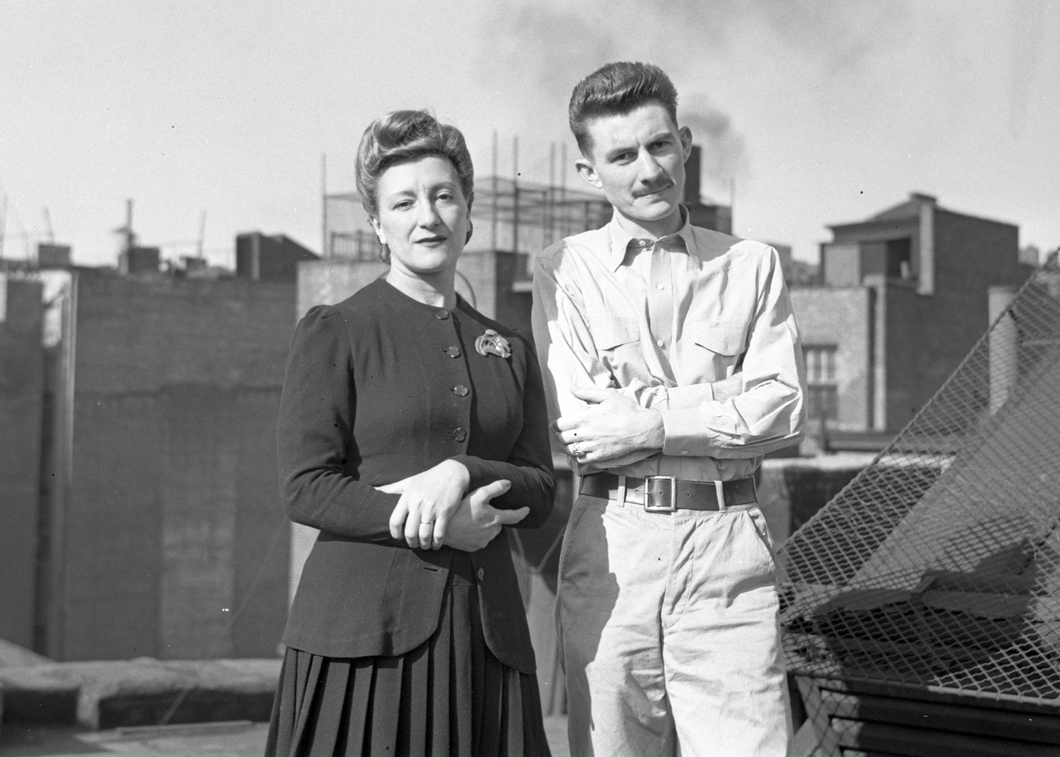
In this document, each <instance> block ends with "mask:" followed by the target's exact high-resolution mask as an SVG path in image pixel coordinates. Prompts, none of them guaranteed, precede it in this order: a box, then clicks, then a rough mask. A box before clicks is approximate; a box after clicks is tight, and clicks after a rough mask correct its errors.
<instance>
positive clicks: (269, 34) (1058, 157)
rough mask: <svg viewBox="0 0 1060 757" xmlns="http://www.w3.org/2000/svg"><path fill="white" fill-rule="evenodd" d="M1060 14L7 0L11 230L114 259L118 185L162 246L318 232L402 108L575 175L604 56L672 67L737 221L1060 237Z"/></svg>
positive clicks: (1039, 240) (937, 0) (319, 0)
mask: <svg viewBox="0 0 1060 757" xmlns="http://www.w3.org/2000/svg"><path fill="white" fill-rule="evenodd" d="M1058 38H1060V0H873V1H872V2H869V1H868V0H831V1H828V0H757V1H756V0H664V1H663V0H582V1H581V2H578V3H570V2H561V0H462V2H460V3H439V2H436V0H407V1H406V2H403V3H390V2H365V1H361V0H345V1H344V2H341V1H339V0H330V1H328V0H298V1H297V2H295V1H293V0H292V1H288V0H169V1H168V2H166V1H163V0H0V210H5V209H6V213H5V214H4V216H5V217H4V220H5V223H4V234H3V248H2V254H3V255H4V256H5V257H10V258H25V257H27V256H28V255H32V254H34V251H35V249H36V244H37V242H40V241H47V240H48V239H52V238H53V239H54V241H55V242H57V243H64V244H71V245H72V246H73V255H74V260H75V262H77V263H81V264H84V265H113V264H114V263H115V261H116V257H117V249H118V247H117V242H116V238H115V235H114V233H113V232H114V230H115V229H116V228H117V227H119V226H121V225H123V224H124V221H125V212H126V200H127V199H132V200H133V203H134V204H133V208H134V209H133V214H134V215H133V225H134V228H135V230H136V232H137V234H138V236H139V240H140V243H141V244H145V245H152V246H161V247H162V249H163V255H164V256H165V257H169V258H174V257H176V256H179V255H182V254H184V255H186V254H192V253H194V251H195V249H196V247H197V243H198V240H199V238H200V230H204V233H203V234H202V241H203V245H204V249H205V251H206V254H207V256H208V257H209V258H211V260H213V261H214V262H219V263H227V264H229V265H231V263H232V248H233V246H234V240H235V235H236V234H238V233H241V232H245V231H262V232H264V233H267V234H286V235H287V236H290V237H292V238H294V239H296V240H298V241H299V242H301V243H302V244H304V245H306V246H308V247H309V248H310V249H313V250H317V251H319V250H320V246H321V245H320V237H321V230H320V229H321V193H322V191H323V190H324V189H325V188H326V190H327V191H329V192H341V191H348V190H352V189H353V161H354V155H355V152H356V146H357V142H358V140H359V139H360V135H361V134H362V132H363V131H364V129H365V127H367V125H368V124H369V123H370V122H371V121H372V119H374V118H376V117H378V116H380V115H382V114H383V113H385V112H387V111H390V110H395V109H399V108H410V107H414V108H420V107H427V108H430V109H432V110H433V111H434V112H435V113H436V115H437V116H438V117H439V118H440V119H441V120H443V121H446V122H449V123H453V124H455V125H456V126H458V127H459V128H460V129H461V130H462V131H463V132H464V134H465V136H466V137H467V141H468V144H469V147H470V148H471V152H472V156H473V158H474V161H475V166H476V173H477V175H478V176H486V175H489V174H490V173H492V172H493V165H492V153H493V151H492V145H493V141H494V136H493V135H494V134H496V135H497V144H498V146H499V150H498V162H497V170H498V172H499V173H501V174H502V175H505V176H510V175H511V174H512V172H513V170H514V168H515V164H516V160H515V157H516V148H515V142H516V140H517V141H518V156H517V165H518V170H519V172H520V174H521V176H522V177H523V178H525V179H529V180H534V181H546V180H547V179H548V178H549V175H550V165H549V164H550V159H549V155H550V147H551V146H552V145H557V146H558V145H561V144H565V145H566V153H567V157H568V163H569V164H570V165H568V166H567V170H566V172H565V175H564V180H565V181H566V183H567V185H568V186H570V187H580V186H581V184H580V182H581V179H579V178H578V177H577V175H576V174H575V172H574V170H573V161H574V158H575V157H576V148H575V146H574V142H573V139H572V138H571V137H570V134H569V131H568V129H567V124H566V104H567V101H568V99H569V97H570V91H571V89H572V87H573V86H574V85H575V84H576V83H577V82H578V80H579V79H581V78H582V77H584V76H585V75H587V74H588V73H591V72H592V71H593V70H595V69H596V68H597V67H599V66H600V65H603V64H604V63H607V62H609V61H612V60H645V61H650V62H654V63H657V64H658V65H660V66H662V67H663V68H664V69H665V70H666V71H667V72H668V73H669V74H670V76H671V78H672V79H673V80H674V83H675V84H676V85H677V88H678V91H679V92H680V94H681V100H680V102H679V106H678V119H679V121H681V123H682V124H684V125H688V126H690V128H691V129H692V131H693V135H694V138H695V141H696V142H697V143H699V144H701V145H702V147H703V150H704V158H703V166H704V174H705V175H704V177H703V184H702V189H703V194H704V195H705V196H706V198H707V199H709V200H712V201H715V202H721V203H726V204H727V203H729V202H730V201H731V202H732V203H733V231H734V233H736V234H737V235H739V236H744V237H751V238H756V239H761V240H765V241H769V242H774V243H781V244H789V245H791V246H792V247H793V249H794V254H795V256H796V257H798V258H801V259H804V260H810V261H814V260H816V256H817V246H818V244H819V243H820V242H823V241H827V240H829V239H831V234H830V232H829V230H828V228H827V227H828V226H829V225H833V224H839V223H846V222H851V221H858V220H862V219H864V218H867V217H869V216H871V215H873V214H875V213H877V212H879V211H881V210H883V209H885V208H887V207H890V206H892V205H895V204H898V203H900V202H902V201H903V200H904V199H906V198H907V196H908V195H909V193H910V192H921V193H926V194H930V195H934V196H936V197H937V198H938V200H939V204H940V205H941V206H943V207H945V208H948V209H952V210H956V211H960V212H965V213H970V214H972V215H977V216H984V217H987V218H994V219H998V220H1002V221H1006V222H1010V223H1014V224H1017V225H1018V226H1019V227H1020V244H1021V246H1027V245H1035V246H1037V247H1038V248H1040V249H1042V250H1049V251H1051V250H1054V249H1056V248H1057V247H1058V246H1060V46H1057V45H1056V44H1055V41H1056V39H1058ZM557 150H558V148H557ZM557 154H558V152H557ZM323 156H326V177H325V176H324V173H325V172H324V170H323V163H324V160H323ZM204 221H205V223H204Z"/></svg>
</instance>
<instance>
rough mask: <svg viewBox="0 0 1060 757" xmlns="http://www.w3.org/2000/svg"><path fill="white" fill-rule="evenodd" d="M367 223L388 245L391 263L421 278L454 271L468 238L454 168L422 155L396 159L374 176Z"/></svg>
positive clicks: (464, 206)
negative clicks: (374, 210) (373, 203)
mask: <svg viewBox="0 0 1060 757" xmlns="http://www.w3.org/2000/svg"><path fill="white" fill-rule="evenodd" d="M377 197H378V208H379V210H378V217H377V218H373V219H372V226H373V227H375V232H376V234H377V235H378V236H379V241H381V242H383V243H384V244H386V245H387V246H388V247H389V248H390V265H391V266H393V267H396V268H398V269H400V270H401V271H403V272H405V273H408V274H410V275H414V276H418V277H421V278H422V277H423V276H425V275H426V276H430V275H431V274H437V273H443V272H446V271H449V270H454V271H455V270H456V260H457V258H458V257H460V253H461V252H463V250H464V243H465V242H466V241H467V230H468V219H469V215H468V208H467V200H466V199H465V198H464V192H463V189H462V188H461V184H460V176H459V175H458V174H457V172H456V167H455V166H454V165H453V163H452V161H450V160H449V159H448V158H443V157H440V156H437V155H427V156H424V157H422V158H415V159H413V160H408V161H404V162H401V163H396V164H395V165H392V166H390V167H389V168H387V169H386V170H385V171H384V172H383V174H382V175H381V176H380V177H379V182H378V185H377Z"/></svg>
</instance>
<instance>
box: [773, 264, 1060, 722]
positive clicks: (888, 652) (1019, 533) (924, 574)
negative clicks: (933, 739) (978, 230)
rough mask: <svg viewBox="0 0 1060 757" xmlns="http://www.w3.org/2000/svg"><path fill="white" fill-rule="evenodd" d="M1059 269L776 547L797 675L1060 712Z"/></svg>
mask: <svg viewBox="0 0 1060 757" xmlns="http://www.w3.org/2000/svg"><path fill="white" fill-rule="evenodd" d="M1058 459H1060V266H1058V262H1057V254H1056V253H1054V254H1053V255H1052V256H1051V257H1050V259H1049V260H1048V261H1047V262H1046V263H1045V264H1044V265H1043V266H1042V267H1041V268H1039V269H1038V270H1037V272H1036V273H1035V274H1034V275H1033V276H1032V277H1031V278H1030V279H1029V280H1028V281H1027V282H1026V284H1025V285H1024V286H1023V287H1022V288H1021V289H1020V290H1019V292H1018V293H1017V295H1016V297H1015V299H1014V300H1013V302H1012V303H1011V305H1010V306H1009V307H1008V308H1007V309H1006V310H1005V312H1004V313H1003V314H1002V315H1001V316H1000V317H999V318H998V319H997V320H996V321H995V322H994V323H993V325H992V326H991V328H990V329H989V331H988V332H987V333H986V334H984V336H983V337H982V339H980V341H979V342H978V343H977V344H976V346H975V347H974V348H973V350H972V351H971V353H970V354H969V355H968V356H967V357H966V358H965V360H964V362H963V363H962V364H961V365H960V367H959V368H958V369H957V370H956V371H955V372H954V374H953V375H952V376H951V377H950V378H949V380H948V381H947V382H946V383H945V385H944V386H943V387H942V388H941V389H940V390H939V392H938V393H937V394H936V395H935V397H934V398H933V399H932V400H931V402H929V403H928V404H927V405H926V406H925V407H924V408H923V410H921V412H920V413H919V414H918V415H917V416H916V417H915V418H914V419H913V420H912V421H911V422H910V424H909V425H908V426H907V427H906V428H905V429H904V430H903V431H902V433H901V434H899V436H898V437H897V438H896V439H895V440H894V442H892V443H891V444H890V446H888V447H887V448H886V449H884V450H883V451H882V452H881V453H880V455H879V456H878V457H877V458H876V460H875V461H874V462H873V464H872V465H871V466H869V467H868V468H866V469H865V470H864V471H862V472H861V473H860V474H859V475H858V476H857V477H856V478H855V479H854V480H853V481H852V482H851V483H850V484H849V485H848V486H847V487H846V488H845V489H844V490H843V491H842V492H840V494H839V495H837V496H836V498H835V499H833V500H832V501H831V502H830V503H829V504H828V505H827V506H826V507H824V508H823V509H822V510H821V511H820V512H818V513H817V514H816V515H815V516H814V517H813V518H812V519H811V520H810V521H809V522H807V523H806V525H805V526H803V527H802V528H801V529H800V530H799V531H798V532H796V533H795V534H794V535H793V536H792V538H791V539H789V540H788V541H787V542H786V543H785V545H784V546H783V548H782V549H781V550H780V554H779V563H780V566H781V576H782V580H781V623H782V626H783V629H784V646H785V653H786V656H787V662H788V667H789V669H790V670H792V671H793V672H795V673H797V674H798V673H801V674H807V675H811V676H818V677H828V678H835V679H848V680H849V679H857V680H863V681H877V682H884V683H897V684H914V685H917V686H920V687H928V688H930V689H931V690H936V691H943V690H945V691H953V692H958V693H961V694H974V695H977V696H985V697H990V698H993V699H995V700H1001V699H1007V700H1015V701H1023V702H1039V703H1045V702H1052V703H1060V464H1058Z"/></svg>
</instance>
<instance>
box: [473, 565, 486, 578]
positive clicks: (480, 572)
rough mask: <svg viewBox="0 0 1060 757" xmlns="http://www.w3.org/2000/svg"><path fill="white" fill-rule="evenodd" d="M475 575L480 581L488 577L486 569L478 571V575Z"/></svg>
mask: <svg viewBox="0 0 1060 757" xmlns="http://www.w3.org/2000/svg"><path fill="white" fill-rule="evenodd" d="M475 575H476V576H478V580H479V581H481V580H482V579H483V578H485V577H486V569H485V568H479V569H478V573H476V574H475Z"/></svg>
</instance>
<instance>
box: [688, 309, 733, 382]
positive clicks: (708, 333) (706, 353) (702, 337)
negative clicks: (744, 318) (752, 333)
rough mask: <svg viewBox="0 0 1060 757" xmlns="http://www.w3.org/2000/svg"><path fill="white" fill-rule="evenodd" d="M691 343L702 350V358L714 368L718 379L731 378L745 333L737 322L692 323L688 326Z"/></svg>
mask: <svg viewBox="0 0 1060 757" xmlns="http://www.w3.org/2000/svg"><path fill="white" fill-rule="evenodd" d="M687 328H688V330H689V332H690V334H691V336H692V341H693V342H695V344H696V345H697V346H698V347H701V348H702V352H703V357H704V358H705V359H707V360H710V361H711V362H712V363H713V366H714V375H715V376H717V377H718V378H724V377H726V376H731V375H732V373H733V371H734V370H735V368H736V366H737V364H738V363H739V361H740V358H741V357H742V356H743V353H744V351H745V350H746V349H747V333H746V329H745V328H744V324H742V323H739V322H737V321H693V322H691V323H689V324H688V327H687Z"/></svg>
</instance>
